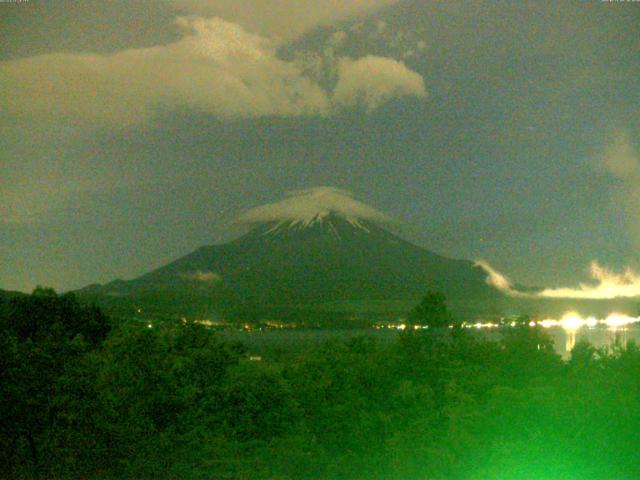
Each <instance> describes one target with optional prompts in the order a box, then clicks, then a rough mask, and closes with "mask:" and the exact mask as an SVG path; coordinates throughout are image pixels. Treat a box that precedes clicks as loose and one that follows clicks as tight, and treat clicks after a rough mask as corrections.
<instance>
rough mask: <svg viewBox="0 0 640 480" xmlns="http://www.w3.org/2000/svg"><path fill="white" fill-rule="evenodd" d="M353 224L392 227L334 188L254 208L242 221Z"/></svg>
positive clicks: (377, 213) (300, 192)
mask: <svg viewBox="0 0 640 480" xmlns="http://www.w3.org/2000/svg"><path fill="white" fill-rule="evenodd" d="M331 213H333V214H335V215H338V216H340V217H342V218H344V219H346V220H347V221H349V222H351V223H355V224H357V223H358V220H369V221H372V222H380V223H388V222H392V221H393V220H392V219H391V217H389V216H387V215H385V214H384V213H382V212H380V211H378V210H376V209H375V208H373V207H370V206H369V205H366V204H364V203H362V202H359V201H358V200H356V199H354V198H353V195H352V193H351V192H348V191H346V190H341V189H339V188H333V187H315V188H308V189H304V190H297V191H294V192H290V193H289V194H287V196H286V198H285V199H284V200H281V201H279V202H275V203H268V204H265V205H261V206H259V207H256V208H253V209H251V210H249V211H248V212H246V213H244V214H243V215H241V216H240V217H239V218H238V220H237V221H238V223H245V224H258V223H291V224H293V225H309V224H311V223H313V222H314V221H316V220H321V219H322V218H324V217H326V216H327V215H329V214H331Z"/></svg>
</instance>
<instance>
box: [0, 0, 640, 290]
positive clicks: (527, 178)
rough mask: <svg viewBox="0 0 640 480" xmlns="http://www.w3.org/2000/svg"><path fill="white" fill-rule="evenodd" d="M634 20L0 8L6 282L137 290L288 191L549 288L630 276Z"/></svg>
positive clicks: (110, 5) (208, 1) (637, 107)
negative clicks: (604, 271) (341, 199)
mask: <svg viewBox="0 0 640 480" xmlns="http://www.w3.org/2000/svg"><path fill="white" fill-rule="evenodd" d="M639 39H640V3H637V2H601V1H600V0H589V1H566V2H560V3H559V4H558V3H556V2H544V1H524V0H523V1H521V2H497V1H479V0H466V1H446V2H440V1H435V0H395V1H394V0H331V1H329V0H202V1H196V0H147V1H142V0H140V1H136V2H130V1H129V0H126V1H125V0H112V1H109V2H105V1H104V0H101V1H96V0H82V1H78V2H45V1H41V2H39V1H36V0H29V1H24V0H23V1H21V2H1V3H0V40H1V41H0V111H2V115H1V116H0V288H4V289H19V290H30V289H32V288H33V287H34V286H35V285H37V284H43V285H49V286H52V287H55V288H57V289H59V290H66V289H71V288H78V287H81V286H85V285H87V284H90V283H94V282H106V281H110V280H113V279H115V278H132V277H134V276H136V275H139V274H141V273H144V272H146V271H148V270H150V269H151V268H155V267H158V266H160V265H162V264H164V263H166V262H168V261H170V260H173V259H175V258H176V257H178V256H181V255H183V254H186V253H188V252H190V251H191V250H193V249H195V248H196V247H198V246H201V245H205V244H211V243H216V242H221V241H225V240H227V239H229V238H231V237H233V236H234V235H237V234H238V233H239V231H238V229H237V227H235V226H234V224H233V220H234V219H235V218H237V217H238V216H239V215H241V214H242V213H243V212H245V211H246V210H247V209H249V208H252V207H254V206H256V205H259V204H263V203H267V202H273V201H277V200H278V199H281V198H282V197H283V196H284V195H285V193H286V192H288V191H292V190H299V189H305V188H310V187H315V186H330V187H335V188H340V189H344V190H348V191H351V192H353V194H354V196H355V198H357V199H359V200H360V201H362V202H364V203H366V204H369V205H372V206H374V207H375V208H377V209H378V210H381V211H383V212H385V213H387V214H389V215H391V216H392V217H394V218H396V219H399V220H400V221H401V223H400V224H399V225H398V226H397V227H396V228H397V229H398V230H399V232H400V233H401V234H402V235H403V236H405V237H406V238H408V239H410V240H412V241H414V242H416V243H418V244H420V245H422V246H425V247H427V248H430V249H432V250H435V251H437V252H439V253H442V254H445V255H448V256H452V257H456V258H468V259H484V260H485V261H487V262H489V263H490V264H491V265H492V266H494V267H495V268H497V269H498V270H500V271H502V272H506V273H507V274H508V275H509V277H510V278H512V279H514V280H516V281H518V282H520V283H526V284H532V285H541V286H546V287H555V286H559V285H564V284H571V283H576V282H578V281H579V280H581V279H584V278H585V277H586V276H588V269H589V265H590V264H591V262H592V261H594V260H595V261H598V262H599V263H600V264H601V265H604V266H607V267H609V268H613V269H622V268H623V267H632V268H636V269H637V268H638V267H640V256H639V255H638V251H639V249H640V45H639V42H640V40H639Z"/></svg>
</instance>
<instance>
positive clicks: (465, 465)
mask: <svg viewBox="0 0 640 480" xmlns="http://www.w3.org/2000/svg"><path fill="white" fill-rule="evenodd" d="M0 311H1V319H0V326H1V328H2V335H1V336H0V375H2V382H1V384H0V388H1V389H2V390H1V393H2V395H1V397H0V401H1V402H2V403H1V406H2V409H1V410H0V412H1V415H2V418H1V422H0V456H1V458H0V476H2V477H3V478H12V479H13V478H18V479H19V478H34V479H35V478H43V479H44V478H47V479H48V478H87V479H107V478H108V479H112V478H114V479H115V478H118V479H120V478H125V479H127V478H131V479H144V478H149V479H151V478H163V479H165V478H169V479H171V478H174V479H252V480H253V479H296V480H298V479H390V480H395V479H413V478H416V479H417V478H421V479H423V478H424V479H494V478H505V479H511V478H514V479H515V478H541V479H542V478H559V479H570V478H589V479H634V478H640V453H638V449H637V446H636V443H635V442H636V439H637V434H638V432H639V431H640V350H639V349H638V348H637V347H636V346H635V345H633V344H631V345H630V346H628V347H626V348H622V347H619V346H618V347H615V348H613V349H610V350H601V349H595V348H593V347H592V346H590V345H588V344H579V345H578V346H576V348H575V349H574V353H573V356H572V357H571V359H570V360H568V361H567V362H563V361H562V360H561V359H560V358H559V357H558V356H557V355H556V354H555V353H554V351H553V349H552V345H551V343H550V341H549V338H548V337H547V336H546V335H545V334H544V332H543V331H541V330H539V329H537V328H528V327H527V328H524V327H523V328H513V329H508V330H505V334H504V335H503V336H502V338H501V340H500V341H496V342H491V341H485V340H479V339H478V338H477V337H475V336H473V335H471V334H469V333H467V332H466V331H465V330H462V329H444V330H442V331H441V330H438V329H429V330H428V331H420V332H414V331H410V332H409V331H408V332H407V333H404V334H402V335H400V336H399V337H398V339H397V341H394V342H392V343H389V344H384V345H382V344H379V343H376V342H375V341H373V340H372V339H371V338H369V337H357V338H353V339H351V340H348V341H331V342H326V343H318V344H316V345H315V347H310V348H305V349H299V350H295V349H290V350H289V351H286V352H280V353H279V354H278V355H277V356H273V357H269V356H265V357H263V358H262V360H261V361H252V360H251V359H250V357H248V356H247V354H246V353H245V351H244V350H243V348H242V347H240V346H238V345H237V344H232V343H230V342H228V341H223V340H221V339H220V338H219V337H218V336H217V335H216V334H215V333H214V332H212V331H211V330H208V329H206V328H204V327H202V326H201V325H197V324H191V323H177V324H170V323H167V324H165V325H155V324H154V325H153V328H148V326H147V325H146V324H136V323H129V324H123V325H119V326H118V327H117V328H114V329H113V330H112V331H110V332H109V322H107V320H106V319H105V318H104V317H103V316H102V314H100V312H98V311H97V310H95V309H92V308H88V307H83V306H81V305H78V304H77V303H76V302H75V300H74V299H73V298H72V297H67V296H57V295H55V294H53V293H52V292H50V291H44V290H39V291H37V292H36V293H35V294H34V295H32V296H30V297H25V298H21V299H12V300H10V301H9V302H8V303H4V304H2V306H1V308H0Z"/></svg>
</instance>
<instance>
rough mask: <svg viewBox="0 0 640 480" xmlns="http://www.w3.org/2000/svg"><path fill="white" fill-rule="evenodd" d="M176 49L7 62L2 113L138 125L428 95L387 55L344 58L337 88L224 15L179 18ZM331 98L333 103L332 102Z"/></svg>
mask: <svg viewBox="0 0 640 480" xmlns="http://www.w3.org/2000/svg"><path fill="white" fill-rule="evenodd" d="M177 24H178V26H179V27H180V28H181V29H182V31H183V33H184V34H183V37H182V38H181V39H180V40H179V41H177V42H174V43H171V44H168V45H162V46H155V47H150V48H139V49H130V50H123V51H120V52H116V53H114V54H109V55H98V54H50V55H41V56H37V57H31V58H26V59H22V60H17V61H11V62H3V63H0V88H1V89H2V90H3V91H4V92H10V94H7V95H4V96H2V97H0V109H1V110H2V111H3V112H4V113H5V115H8V116H9V117H10V118H16V119H20V118H23V119H26V120H32V119H34V118H40V119H42V118H44V119H49V120H55V121H61V120H62V121H65V122H67V123H78V124H84V123H85V122H86V121H87V120H89V121H107V122H110V123H116V124H118V123H119V124H128V123H137V122H141V121H144V120H146V119H149V118H152V116H153V114H154V113H155V112H156V110H157V109H168V110H171V109H174V108H190V109H196V110H200V111H203V112H207V113H210V114H213V115H216V116H218V117H221V118H246V117H259V116H269V115H286V116H295V115H328V114H330V113H331V111H332V109H333V107H334V106H335V105H339V106H341V107H343V106H350V105H355V104H356V103H358V102H359V101H362V102H364V104H365V105H366V107H367V108H368V109H369V110H371V109H374V108H376V107H378V106H379V105H381V104H382V103H384V102H385V101H388V100H390V99H392V98H395V97H399V96H404V95H416V96H424V95H425V91H424V84H423V81H422V78H421V77H420V75H418V74H417V73H415V72H413V71H411V70H409V69H408V68H406V67H405V66H404V64H402V63H399V62H396V61H395V60H393V59H390V58H382V57H373V56H368V57H364V58H362V59H358V60H351V59H342V60H340V61H339V62H340V68H339V79H338V85H337V87H336V90H335V92H334V93H333V94H332V93H331V92H328V91H325V90H323V89H322V87H320V85H319V84H318V83H317V82H315V81H314V80H312V79H310V78H308V77H306V76H305V75H304V74H303V73H302V71H301V69H300V68H299V66H298V65H297V64H296V63H294V62H288V61H285V60H282V59H280V58H278V56H277V54H276V44H275V42H274V41H272V40H270V39H269V38H266V37H263V36H260V35H256V34H251V33H248V32H247V31H246V30H244V29H243V28H242V27H240V26H239V25H237V24H234V23H230V22H228V21H225V20H222V19H220V18H210V19H206V18H201V17H181V18H178V20H177ZM332 97H333V98H332Z"/></svg>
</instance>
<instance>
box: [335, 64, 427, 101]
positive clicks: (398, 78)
mask: <svg viewBox="0 0 640 480" xmlns="http://www.w3.org/2000/svg"><path fill="white" fill-rule="evenodd" d="M426 95H427V92H426V90H425V86H424V80H423V78H422V77H421V76H420V75H419V74H418V73H416V72H414V71H413V70H410V69H409V68H407V67H406V66H405V64H404V63H402V62H398V61H396V60H394V59H392V58H386V57H376V56H373V55H368V56H366V57H363V58H359V59H357V60H352V59H350V58H343V59H341V60H340V61H339V68H338V83H337V85H336V89H335V91H334V95H333V101H334V104H335V105H339V106H347V107H350V106H354V105H363V106H364V107H365V108H367V109H368V110H374V109H376V108H378V107H379V106H380V105H382V104H384V103H385V102H387V101H389V100H390V99H392V98H398V97H403V96H416V97H425V96H426Z"/></svg>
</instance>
